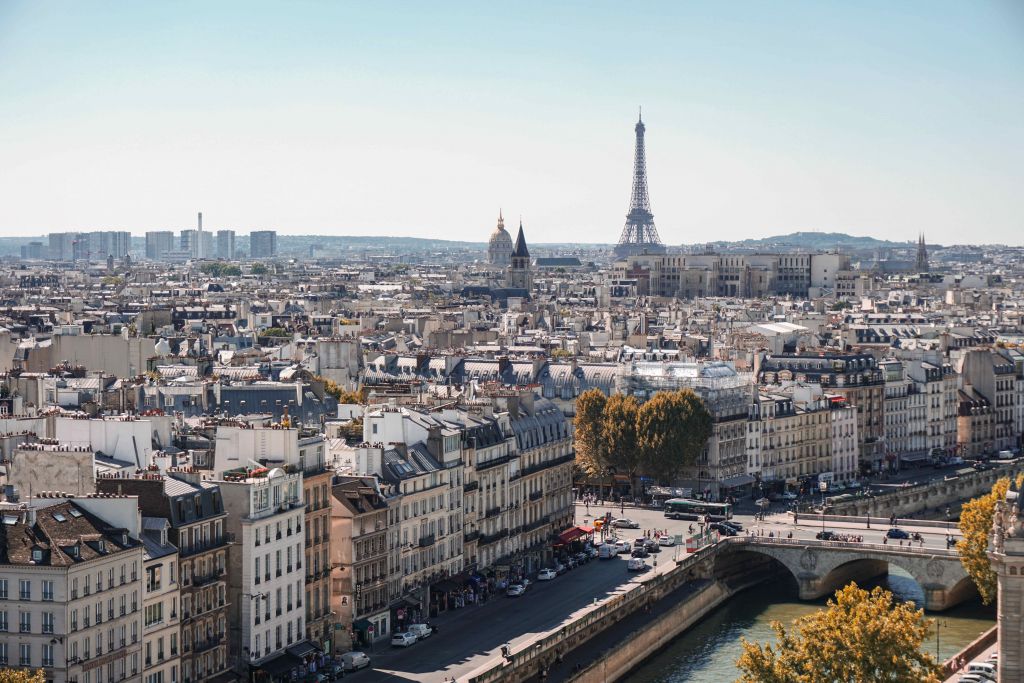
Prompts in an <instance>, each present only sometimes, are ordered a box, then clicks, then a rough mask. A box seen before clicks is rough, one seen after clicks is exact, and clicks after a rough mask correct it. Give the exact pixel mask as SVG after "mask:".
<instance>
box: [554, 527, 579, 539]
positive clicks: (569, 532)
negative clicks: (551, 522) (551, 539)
mask: <svg viewBox="0 0 1024 683" xmlns="http://www.w3.org/2000/svg"><path fill="white" fill-rule="evenodd" d="M583 533H584V532H583V531H581V530H580V528H579V527H576V526H574V527H573V528H571V529H566V530H565V531H563V532H562V533H560V534H558V540H559V541H561V542H562V543H572V542H573V541H575V540H576V539H577V538H579V537H580V536H582V535H583Z"/></svg>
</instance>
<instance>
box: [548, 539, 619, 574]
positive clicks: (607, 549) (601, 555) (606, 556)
mask: <svg viewBox="0 0 1024 683" xmlns="http://www.w3.org/2000/svg"><path fill="white" fill-rule="evenodd" d="M618 554H619V547H618V546H617V545H611V544H605V545H602V546H601V547H600V548H599V549H598V551H597V557H598V559H600V560H611V559H614V558H615V557H617V556H618ZM555 573H556V574H557V573H558V572H555Z"/></svg>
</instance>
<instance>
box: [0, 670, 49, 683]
mask: <svg viewBox="0 0 1024 683" xmlns="http://www.w3.org/2000/svg"><path fill="white" fill-rule="evenodd" d="M0 683H46V674H45V673H43V670H42V669H36V670H35V671H29V670H28V669H0Z"/></svg>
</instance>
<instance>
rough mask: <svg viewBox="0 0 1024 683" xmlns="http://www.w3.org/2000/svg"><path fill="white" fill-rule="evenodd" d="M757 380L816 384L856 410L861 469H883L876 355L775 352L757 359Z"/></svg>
mask: <svg viewBox="0 0 1024 683" xmlns="http://www.w3.org/2000/svg"><path fill="white" fill-rule="evenodd" d="M756 372H757V381H758V382H759V383H760V384H761V385H763V386H766V387H768V388H769V389H770V390H771V389H773V388H774V387H779V386H786V385H788V384H791V383H793V382H798V383H803V384H817V385H819V386H820V387H821V389H822V391H824V392H827V393H829V394H836V395H838V396H842V397H843V398H844V399H846V402H847V403H848V404H849V405H851V406H854V407H855V408H856V409H857V438H858V439H859V440H860V443H859V447H860V456H859V460H860V464H859V466H860V469H861V471H862V472H865V473H866V472H880V471H882V469H883V468H884V467H885V448H884V446H885V443H884V440H883V437H884V435H885V378H884V376H883V375H882V370H881V368H879V366H878V362H877V360H876V359H875V357H874V356H872V355H871V354H867V353H846V354H837V353H820V354H811V353H803V354H775V355H769V356H766V357H764V358H763V359H758V368H757V371H756Z"/></svg>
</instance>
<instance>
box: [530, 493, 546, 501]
mask: <svg viewBox="0 0 1024 683" xmlns="http://www.w3.org/2000/svg"><path fill="white" fill-rule="evenodd" d="M543 497H544V492H543V491H530V500H540V499H541V498H543Z"/></svg>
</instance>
